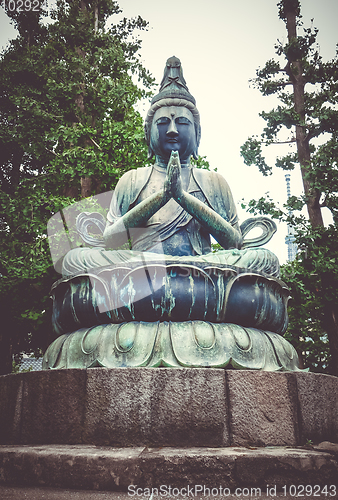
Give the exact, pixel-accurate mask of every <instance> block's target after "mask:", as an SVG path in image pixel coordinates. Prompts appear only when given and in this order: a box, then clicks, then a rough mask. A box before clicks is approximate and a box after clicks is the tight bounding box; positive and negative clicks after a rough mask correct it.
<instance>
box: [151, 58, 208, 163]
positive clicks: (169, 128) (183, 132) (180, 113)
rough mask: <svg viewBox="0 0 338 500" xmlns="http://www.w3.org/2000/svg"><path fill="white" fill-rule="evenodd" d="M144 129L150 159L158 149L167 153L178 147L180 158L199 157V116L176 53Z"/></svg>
mask: <svg viewBox="0 0 338 500" xmlns="http://www.w3.org/2000/svg"><path fill="white" fill-rule="evenodd" d="M144 129H145V136H146V140H147V144H148V156H149V158H151V157H152V156H153V155H154V153H155V154H158V152H159V150H161V152H162V154H165V156H168V155H169V156H170V153H171V151H173V150H179V152H180V157H181V159H186V158H188V157H190V156H191V155H192V156H193V157H194V158H196V159H197V157H198V146H199V142H200V138H201V126H200V115H199V112H198V110H197V108H196V101H195V99H194V97H193V96H192V95H191V94H190V92H189V90H188V87H187V84H186V82H185V79H184V77H183V71H182V67H181V61H180V60H179V59H178V58H177V57H175V56H173V57H170V58H169V59H168V60H167V64H166V67H165V69H164V75H163V79H162V82H161V86H160V91H159V93H158V94H157V95H156V96H155V97H154V98H153V99H152V101H151V106H150V109H149V111H148V114H147V117H146V120H145V125H144ZM164 129H165V131H164V132H163V130H164ZM161 130H162V132H161ZM168 136H169V140H168ZM175 136H177V137H179V144H178V143H177V142H176V143H175ZM184 157H185V158H184ZM168 158H169V157H168Z"/></svg>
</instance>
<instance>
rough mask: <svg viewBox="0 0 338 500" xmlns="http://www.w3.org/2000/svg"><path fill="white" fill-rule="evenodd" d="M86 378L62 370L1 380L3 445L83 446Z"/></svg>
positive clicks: (82, 372)
mask: <svg viewBox="0 0 338 500" xmlns="http://www.w3.org/2000/svg"><path fill="white" fill-rule="evenodd" d="M86 375H87V374H86V371H85V370H62V371H61V370H60V371H39V372H29V373H23V374H17V375H7V376H5V377H1V379H0V391H1V396H3V398H1V401H2V403H1V404H2V406H3V407H2V411H1V417H0V418H1V424H2V425H1V429H2V432H3V434H2V436H1V437H2V442H3V443H21V444H26V443H27V444H29V443H34V444H37V443H69V444H71V443H80V442H81V432H82V416H83V411H84V397H85V384H86ZM5 393H6V394H5ZM13 402H15V405H14V404H13ZM12 418H13V420H11V419H12Z"/></svg>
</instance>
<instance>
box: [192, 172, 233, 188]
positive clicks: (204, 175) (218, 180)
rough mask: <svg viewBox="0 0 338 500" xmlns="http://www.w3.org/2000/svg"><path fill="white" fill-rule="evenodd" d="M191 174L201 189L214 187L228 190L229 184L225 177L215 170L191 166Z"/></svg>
mask: <svg viewBox="0 0 338 500" xmlns="http://www.w3.org/2000/svg"><path fill="white" fill-rule="evenodd" d="M193 175H194V177H195V179H196V181H197V182H198V184H199V185H200V187H201V189H202V191H204V189H216V190H217V191H219V190H227V191H229V190H230V188H229V184H228V183H227V181H226V180H225V178H224V177H223V176H222V175H221V174H219V173H218V172H215V171H210V170H203V169H201V168H195V167H194V168H193Z"/></svg>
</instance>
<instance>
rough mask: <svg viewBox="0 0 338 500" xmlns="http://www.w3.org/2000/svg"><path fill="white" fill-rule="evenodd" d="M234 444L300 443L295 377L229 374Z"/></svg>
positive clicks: (261, 373)
mask: <svg viewBox="0 0 338 500" xmlns="http://www.w3.org/2000/svg"><path fill="white" fill-rule="evenodd" d="M226 378H227V386H228V391H229V393H228V394H229V415H230V434H231V444H232V445H234V446H247V445H249V446H250V445H251V446H267V445H268V446H271V445H272V446H273V445H275V446H284V445H289V446H294V445H297V444H298V441H299V437H298V416H297V391H296V384H295V380H294V379H293V374H291V373H269V372H253V371H234V370H231V371H230V370H229V371H227V372H226Z"/></svg>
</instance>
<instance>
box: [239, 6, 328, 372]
mask: <svg viewBox="0 0 338 500" xmlns="http://www.w3.org/2000/svg"><path fill="white" fill-rule="evenodd" d="M278 8H279V17H280V19H282V20H283V21H284V22H285V24H286V29H287V34H288V42H287V43H286V44H285V45H283V44H282V43H281V42H279V41H278V43H277V44H276V46H275V49H276V54H277V56H278V59H271V60H269V61H267V63H266V64H265V66H264V68H262V69H258V70H257V72H256V78H255V79H254V84H255V86H256V87H257V88H258V89H259V90H260V92H261V93H262V94H263V95H265V96H270V95H275V96H277V97H278V99H279V101H280V103H281V104H280V105H278V106H277V107H276V108H275V109H272V110H271V111H270V112H264V111H263V112H262V113H260V116H261V117H262V118H263V119H264V120H265V122H266V126H265V128H264V130H263V133H262V134H261V137H260V138H258V137H257V136H254V137H251V138H249V139H248V140H247V141H246V143H245V144H244V145H243V146H242V148H241V154H242V156H243V158H244V162H245V163H246V164H247V165H252V164H255V165H257V166H258V168H259V170H260V171H261V172H262V173H263V175H270V174H271V173H272V167H271V166H269V165H268V164H267V162H266V160H265V157H264V155H263V150H262V146H263V145H264V146H265V147H267V146H269V145H271V144H278V143H280V144H285V143H288V144H293V145H295V147H296V151H293V152H291V153H288V154H286V155H284V156H283V157H278V158H277V159H276V163H275V165H276V167H278V168H283V169H284V170H292V169H294V168H295V165H296V164H299V167H300V170H301V175H302V179H303V187H304V195H303V196H301V197H299V198H296V197H294V196H293V197H291V198H290V199H289V200H288V203H287V204H286V205H285V206H284V208H285V209H286V210H284V211H283V210H281V209H280V208H278V207H277V206H276V204H275V203H274V202H273V201H272V200H270V199H267V198H261V199H260V200H258V201H255V200H251V201H250V202H249V204H248V208H249V211H251V212H253V213H268V214H270V215H272V217H275V218H280V219H281V220H285V221H287V222H288V223H289V224H293V225H294V226H295V229H296V235H297V238H298V243H299V244H305V245H308V248H307V251H306V252H303V253H302V254H300V255H299V256H298V259H297V261H296V262H295V263H293V264H289V265H288V267H287V268H286V269H285V272H284V278H285V280H286V281H287V282H288V283H289V284H290V286H291V288H292V287H293V288H294V290H296V288H297V287H296V284H295V283H296V282H295V279H296V277H297V279H298V280H299V281H298V290H300V289H301V288H302V287H303V288H304V287H305V288H304V293H305V290H306V293H308V294H310V295H311V297H312V298H311V300H306V304H307V309H306V316H307V322H308V323H307V324H308V325H309V324H310V323H311V322H313V324H312V326H311V325H310V326H309V327H308V328H307V334H306V335H305V334H304V332H303V333H302V332H298V334H297V333H296V330H297V328H296V327H295V326H292V324H293V323H292V322H293V321H294V322H295V321H296V319H297V318H300V317H302V316H304V314H305V310H304V302H303V303H301V302H299V306H296V304H297V302H294V305H293V306H292V308H291V326H290V328H289V332H290V331H291V330H292V331H293V334H292V338H293V339H294V340H295V343H296V344H298V345H299V338H300V337H302V338H304V337H307V338H311V332H314V331H315V330H316V331H318V328H319V329H321V331H322V335H320V337H325V334H326V335H327V336H328V339H329V342H330V369H329V370H330V373H334V374H336V375H338V319H337V303H338V295H337V290H336V289H335V288H334V287H331V285H328V286H326V284H325V283H327V276H328V275H329V274H330V273H331V274H330V275H332V276H334V277H333V278H332V280H333V281H332V282H334V283H336V279H337V271H336V269H335V268H332V259H335V258H336V257H335V255H334V253H333V252H334V248H335V246H337V244H338V235H337V226H338V204H337V201H338V196H337V195H338V145H337V144H338V142H337V138H338V112H337V108H336V105H337V102H338V65H337V62H338V52H337V55H336V57H335V58H334V59H333V60H332V61H328V62H323V60H322V57H321V56H320V54H319V51H318V47H317V44H316V38H317V33H318V30H317V29H316V28H314V27H313V26H311V27H310V28H304V27H303V25H302V22H301V15H300V3H299V1H298V0H281V1H280V2H279V3H278ZM298 31H301V34H299V33H298ZM285 130H289V131H291V132H292V135H289V136H288V137H286V138H285V137H283V135H282V134H283V133H284V131H285ZM304 205H305V206H306V207H307V212H308V218H309V222H310V223H308V222H307V220H306V219H305V217H304V216H302V215H301V214H300V215H298V216H295V215H294V213H293V214H291V215H290V214H289V211H290V210H301V209H302V207H303V206H304ZM323 207H327V208H328V209H329V210H330V211H331V214H332V218H333V224H332V225H331V226H330V227H329V228H328V229H325V228H324V224H323V218H322V208H323ZM318 231H319V232H318ZM319 235H321V237H320V238H319ZM328 235H330V241H334V244H333V245H332V244H330V245H326V246H325V245H324V243H323V241H324V240H325V241H328V239H327V237H328ZM318 255H322V256H324V255H325V258H324V257H323V259H321V265H320V266H319V267H318V268H317V265H316V263H315V262H314V261H315V260H316V259H317V256H318ZM310 261H311V262H312V267H311V266H309V262H310ZM324 264H325V265H324ZM290 266H291V267H292V269H293V271H292V273H293V278H292V279H291V277H290V276H291V274H292V273H290ZM325 266H326V267H325ZM309 273H310V274H309ZM311 273H312V274H311ZM314 276H316V278H315V279H314ZM316 280H317V282H318V283H320V285H318V284H317V285H315V281H316ZM323 286H324V288H323ZM295 287H296V288H295ZM324 289H325V293H324V294H322V292H323V290H324ZM310 295H309V297H310ZM304 297H305V296H304ZM304 297H303V298H304ZM314 303H316V308H317V306H318V304H320V312H318V314H317V313H316V314H315V316H314V312H313V309H312V311H311V307H312V305H313V304H314ZM300 309H302V311H301V310H300ZM292 315H294V316H292ZM315 317H316V319H314V318H315ZM315 325H316V326H315ZM303 329H304V322H303ZM296 337H297V338H296ZM322 347H323V349H325V346H324V345H323V346H322ZM301 350H302V349H301Z"/></svg>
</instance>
